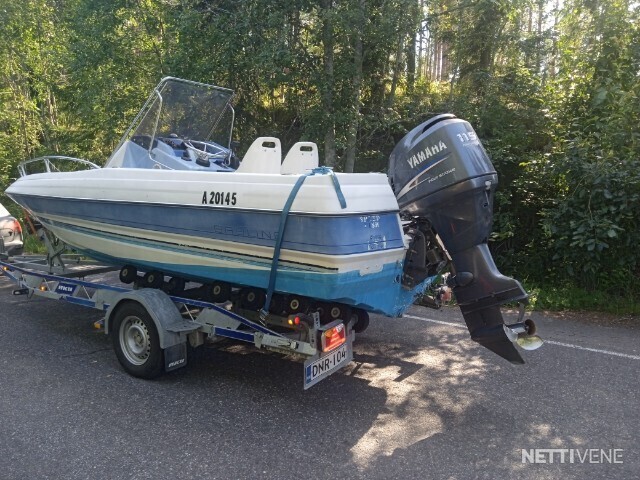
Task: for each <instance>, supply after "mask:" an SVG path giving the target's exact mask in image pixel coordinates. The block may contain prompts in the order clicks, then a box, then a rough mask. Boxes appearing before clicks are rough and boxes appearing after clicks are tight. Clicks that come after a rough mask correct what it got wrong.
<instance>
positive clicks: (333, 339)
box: [321, 323, 347, 352]
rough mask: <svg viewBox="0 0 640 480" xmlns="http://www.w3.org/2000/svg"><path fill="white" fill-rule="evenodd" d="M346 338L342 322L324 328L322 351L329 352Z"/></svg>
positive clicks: (345, 330)
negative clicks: (326, 328)
mask: <svg viewBox="0 0 640 480" xmlns="http://www.w3.org/2000/svg"><path fill="white" fill-rule="evenodd" d="M346 340H347V329H346V328H344V323H339V324H338V325H336V326H335V327H333V328H330V329H328V330H325V331H324V332H323V333H322V337H321V341H322V351H323V352H329V351H331V350H333V349H334V348H337V347H339V346H340V345H342V344H343V343H344V342H345V341H346Z"/></svg>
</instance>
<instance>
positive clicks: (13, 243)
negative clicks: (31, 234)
mask: <svg viewBox="0 0 640 480" xmlns="http://www.w3.org/2000/svg"><path fill="white" fill-rule="evenodd" d="M22 241H23V237H22V225H20V222H19V221H18V219H17V218H15V217H13V216H12V215H11V214H10V213H9V211H8V210H7V209H6V208H4V207H3V206H2V204H1V203H0V252H3V253H4V252H6V253H7V254H8V255H22V250H23V243H22ZM3 243H4V248H2V244H3Z"/></svg>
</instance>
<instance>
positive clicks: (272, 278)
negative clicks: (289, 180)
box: [260, 167, 347, 320]
mask: <svg viewBox="0 0 640 480" xmlns="http://www.w3.org/2000/svg"><path fill="white" fill-rule="evenodd" d="M313 175H331V181H332V183H333V188H334V190H335V192H336V196H337V197H338V202H340V208H342V209H345V208H347V201H346V200H345V198H344V194H343V193H342V189H341V188H340V182H339V181H338V177H336V174H335V173H334V171H333V170H332V169H331V168H329V167H317V168H314V169H313V170H311V172H309V173H305V174H303V175H300V178H298V180H297V181H296V183H295V185H294V186H293V189H292V190H291V193H290V194H289V198H287V201H286V203H285V204H284V208H283V209H282V212H281V213H280V228H278V236H277V237H276V245H275V248H274V250H273V260H272V261H271V272H270V274H269V287H268V288H267V299H266V300H265V302H264V307H262V309H261V310H260V318H261V319H262V320H264V319H265V318H267V315H268V314H269V306H270V305H271V298H272V297H273V290H274V289H275V286H276V276H277V273H278V262H279V260H280V249H281V248H282V240H283V238H284V230H285V228H286V226H287V219H288V218H289V211H290V210H291V206H292V205H293V201H294V200H295V199H296V196H297V195H298V192H299V191H300V188H301V187H302V184H303V183H304V181H305V180H306V179H307V177H311V176H313Z"/></svg>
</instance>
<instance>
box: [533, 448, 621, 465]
mask: <svg viewBox="0 0 640 480" xmlns="http://www.w3.org/2000/svg"><path fill="white" fill-rule="evenodd" d="M623 452H624V450H623V449H622V448H608V449H602V448H523V449H522V463H592V464H598V463H623V459H622V456H623Z"/></svg>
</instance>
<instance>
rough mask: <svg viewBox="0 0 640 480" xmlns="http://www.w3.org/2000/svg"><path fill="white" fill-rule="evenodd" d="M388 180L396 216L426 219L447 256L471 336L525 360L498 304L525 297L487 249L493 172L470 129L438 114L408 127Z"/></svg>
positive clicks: (511, 357) (512, 359) (494, 183)
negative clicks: (513, 339) (503, 273)
mask: <svg viewBox="0 0 640 480" xmlns="http://www.w3.org/2000/svg"><path fill="white" fill-rule="evenodd" d="M389 177H390V182H391V185H392V187H393V190H394V193H395V195H396V198H397V200H398V204H399V206H400V209H401V212H402V213H403V214H404V215H407V216H410V217H413V218H420V219H426V220H427V221H428V222H429V223H430V224H431V227H432V228H433V230H435V232H436V233H437V234H438V236H439V237H440V240H441V242H442V244H443V245H444V247H445V248H446V250H447V252H448V254H449V256H450V257H451V262H452V276H451V277H450V281H449V283H450V286H451V287H452V288H453V292H454V294H455V296H456V299H457V302H458V304H459V305H460V309H461V311H462V314H463V316H464V319H465V322H466V324H467V327H468V329H469V332H470V333H471V338H472V339H473V340H475V341H476V342H478V343H480V344H481V345H483V346H485V347H487V348H489V349H490V350H492V351H493V352H495V353H497V354H498V355H500V356H501V357H503V358H505V359H507V360H509V361H510V362H512V363H524V361H523V360H522V357H521V356H520V354H519V352H518V351H517V350H516V349H515V347H514V345H513V342H512V340H511V339H510V337H509V335H507V333H508V332H507V331H506V330H505V328H506V327H505V325H504V321H503V318H502V314H501V312H500V305H502V304H503V303H506V302H512V301H518V302H524V303H526V301H527V293H526V292H525V291H524V289H523V288H522V286H521V285H520V283H519V282H518V281H517V280H514V279H513V278H510V277H506V276H504V275H502V274H501V273H500V272H499V271H498V269H497V267H496V265H495V263H494V261H493V257H492V256H491V253H490V251H489V248H488V245H487V241H488V238H489V235H490V233H491V227H492V224H493V199H494V193H495V189H496V186H497V184H498V175H497V173H496V171H495V169H494V167H493V165H492V164H491V161H490V160H489V157H488V155H487V153H486V151H485V149H484V147H483V146H482V144H481V143H480V141H479V140H478V137H477V135H476V133H475V131H474V130H473V128H472V127H471V125H470V124H469V123H468V122H466V121H464V120H461V119H458V118H456V117H455V116H454V115H451V114H445V115H439V116H436V117H434V118H432V119H430V120H428V121H426V122H424V123H423V124H421V125H419V126H418V127H416V128H414V129H413V130H412V131H411V132H409V133H408V134H407V135H406V136H405V137H404V138H403V139H402V140H401V141H400V143H398V145H396V147H395V149H394V150H393V152H392V153H391V157H390V160H389Z"/></svg>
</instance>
